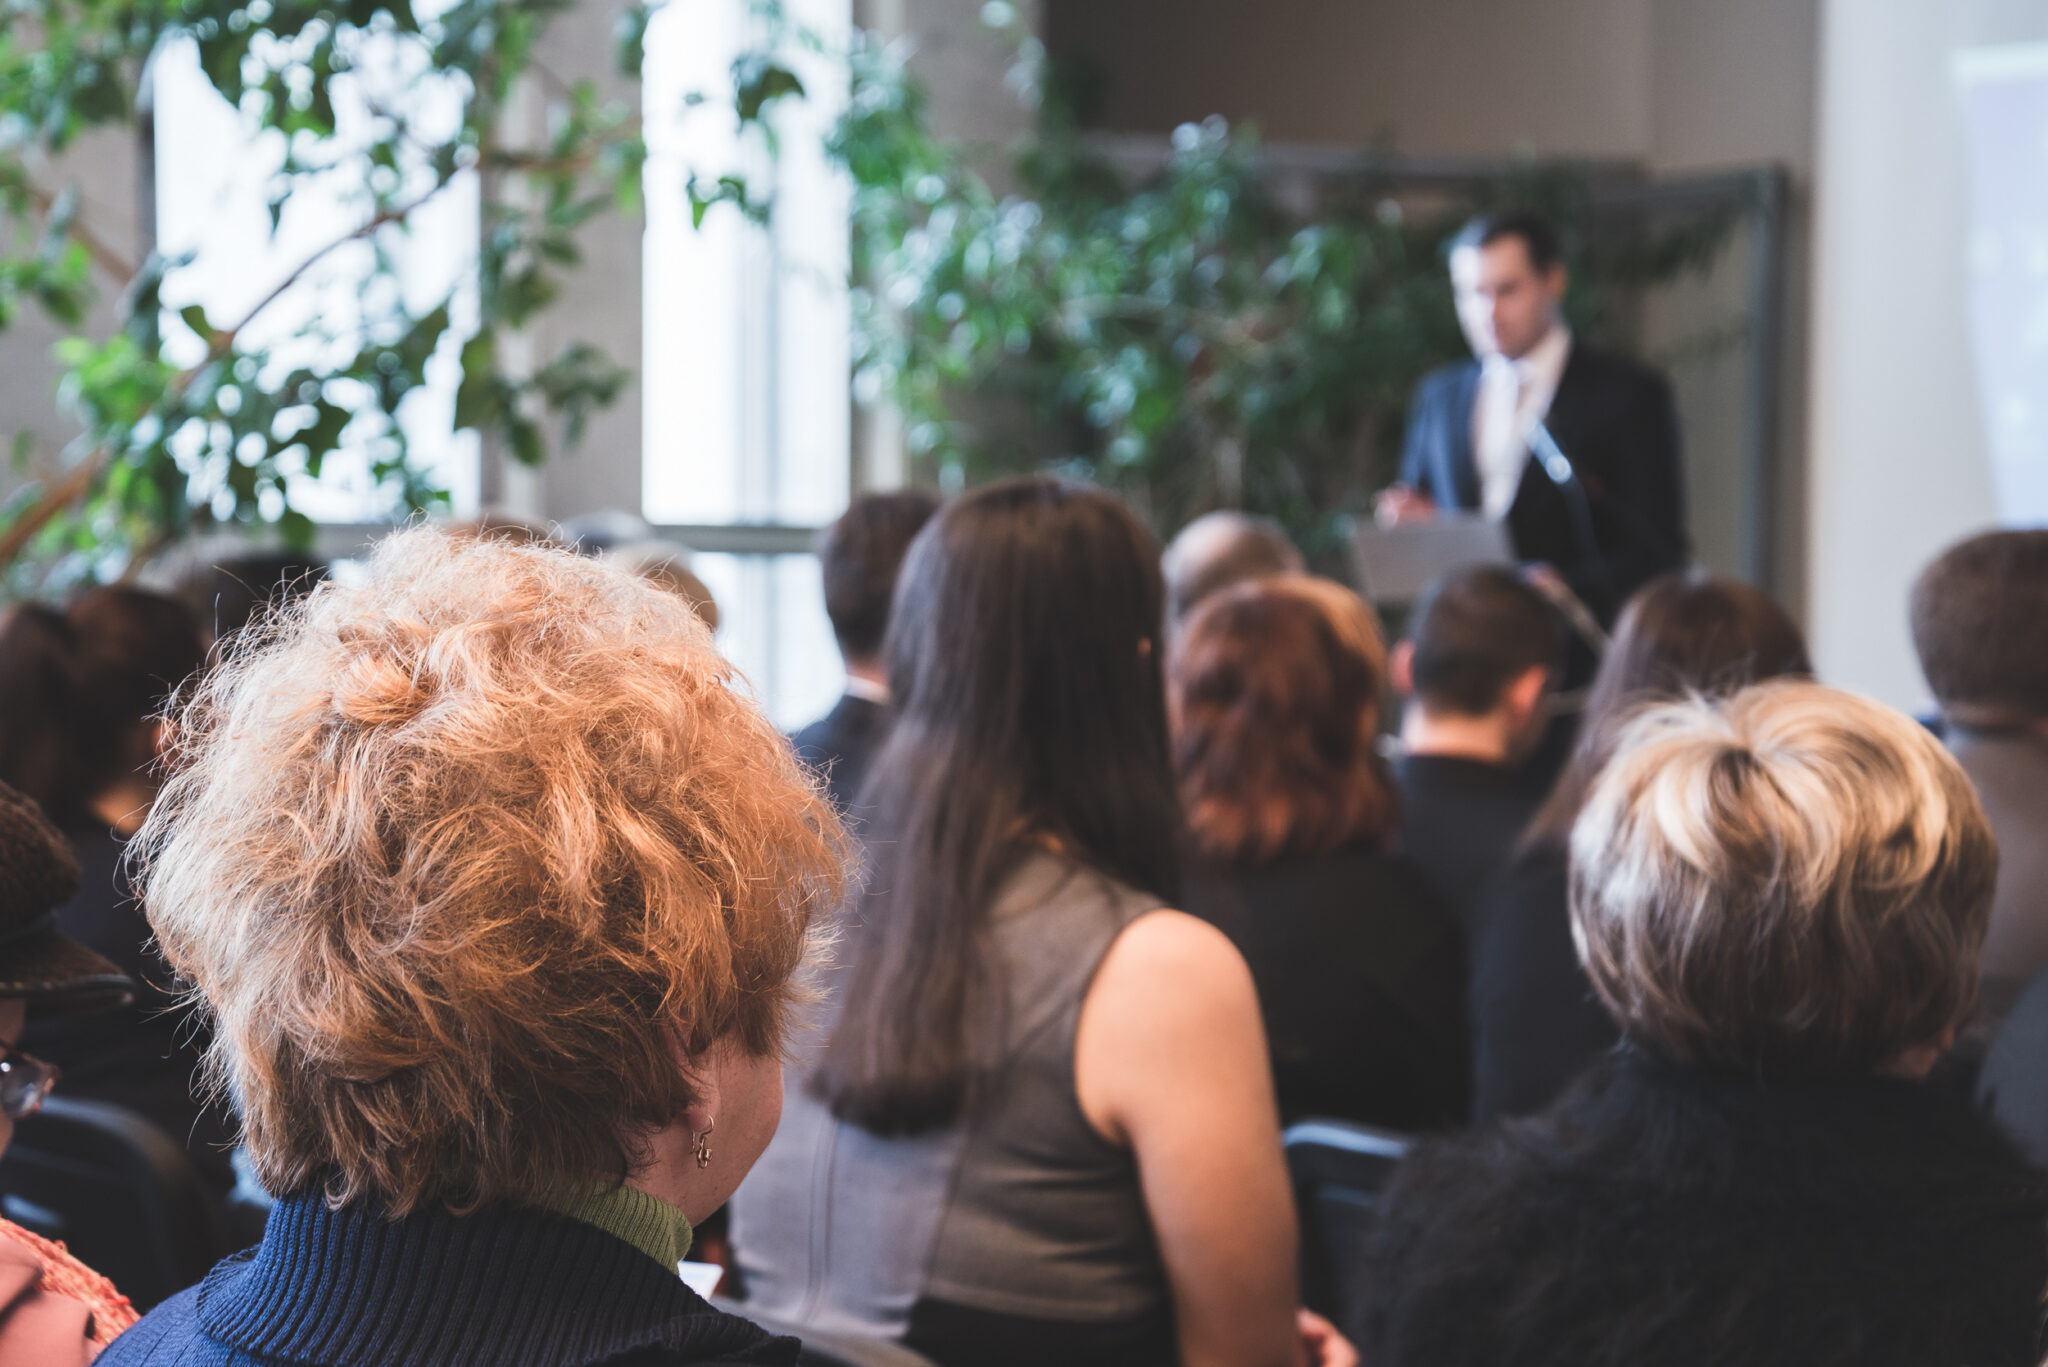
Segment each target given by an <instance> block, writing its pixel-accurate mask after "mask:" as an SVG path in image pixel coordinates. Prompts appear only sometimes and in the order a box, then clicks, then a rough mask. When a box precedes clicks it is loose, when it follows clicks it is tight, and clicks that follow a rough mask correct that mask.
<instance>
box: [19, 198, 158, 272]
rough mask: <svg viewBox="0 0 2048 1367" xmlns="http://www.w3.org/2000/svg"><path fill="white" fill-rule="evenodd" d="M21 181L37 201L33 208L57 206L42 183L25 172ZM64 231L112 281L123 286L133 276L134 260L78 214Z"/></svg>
mask: <svg viewBox="0 0 2048 1367" xmlns="http://www.w3.org/2000/svg"><path fill="white" fill-rule="evenodd" d="M22 181H23V183H24V184H25V185H26V186H27V187H28V193H29V198H31V199H33V200H34V201H35V202H36V208H37V209H38V210H40V211H41V212H42V213H45V214H47V213H49V212H50V210H51V209H52V208H54V207H55V206H56V203H57V196H56V194H55V193H53V192H52V191H49V190H45V189H44V188H43V187H42V186H40V185H38V184H36V183H35V182H34V181H33V180H30V179H29V178H28V177H27V175H26V174H24V175H23V177H22ZM64 231H65V235H66V236H67V237H69V238H71V240H72V241H74V242H76V243H78V245H79V246H81V247H83V248H85V252H86V255H87V256H90V257H91V258H92V260H93V264H94V265H96V266H98V267H99V268H100V269H101V270H103V271H105V272H106V273H107V274H108V275H111V276H113V277H114V279H115V281H116V282H118V283H119V284H120V285H122V286H123V287H124V288H125V287H126V286H127V285H128V284H129V282H130V281H132V280H134V279H135V275H136V270H137V268H136V266H135V264H134V263H133V262H131V261H130V260H129V259H128V258H127V257H125V256H123V255H121V253H119V252H117V251H115V250H114V249H113V247H111V246H109V245H108V244H107V242H106V241H105V240H104V239H102V238H101V237H100V236H99V234H97V233H95V232H94V231H93V230H92V229H91V228H89V227H87V226H86V223H85V219H84V218H83V217H82V216H81V215H78V214H73V215H72V216H71V222H70V224H69V225H68V226H67V227H66V228H65V230H64Z"/></svg>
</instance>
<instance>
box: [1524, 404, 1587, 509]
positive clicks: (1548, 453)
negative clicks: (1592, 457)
mask: <svg viewBox="0 0 2048 1367" xmlns="http://www.w3.org/2000/svg"><path fill="white" fill-rule="evenodd" d="M1529 451H1530V454H1532V455H1534V456H1535V457H1536V463H1537V464H1538V465H1541V466H1542V467H1543V473H1544V474H1546V475H1548V476H1549V477H1550V482H1551V483H1552V484H1555V485H1556V486H1557V487H1558V488H1560V489H1563V488H1565V487H1567V486H1569V485H1578V487H1579V489H1580V490H1581V491H1582V493H1581V496H1582V497H1583V490H1584V489H1585V485H1584V484H1582V483H1580V481H1579V470H1578V467H1577V466H1575V465H1573V464H1572V458H1571V457H1570V456H1568V455H1566V454H1565V453H1564V448H1563V447H1562V446H1559V445H1558V444H1557V438H1556V437H1553V436H1551V435H1550V429H1549V428H1548V427H1547V426H1545V425H1544V424H1542V423H1540V422H1539V423H1537V424H1536V425H1535V426H1534V427H1532V428H1530V429H1529Z"/></svg>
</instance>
